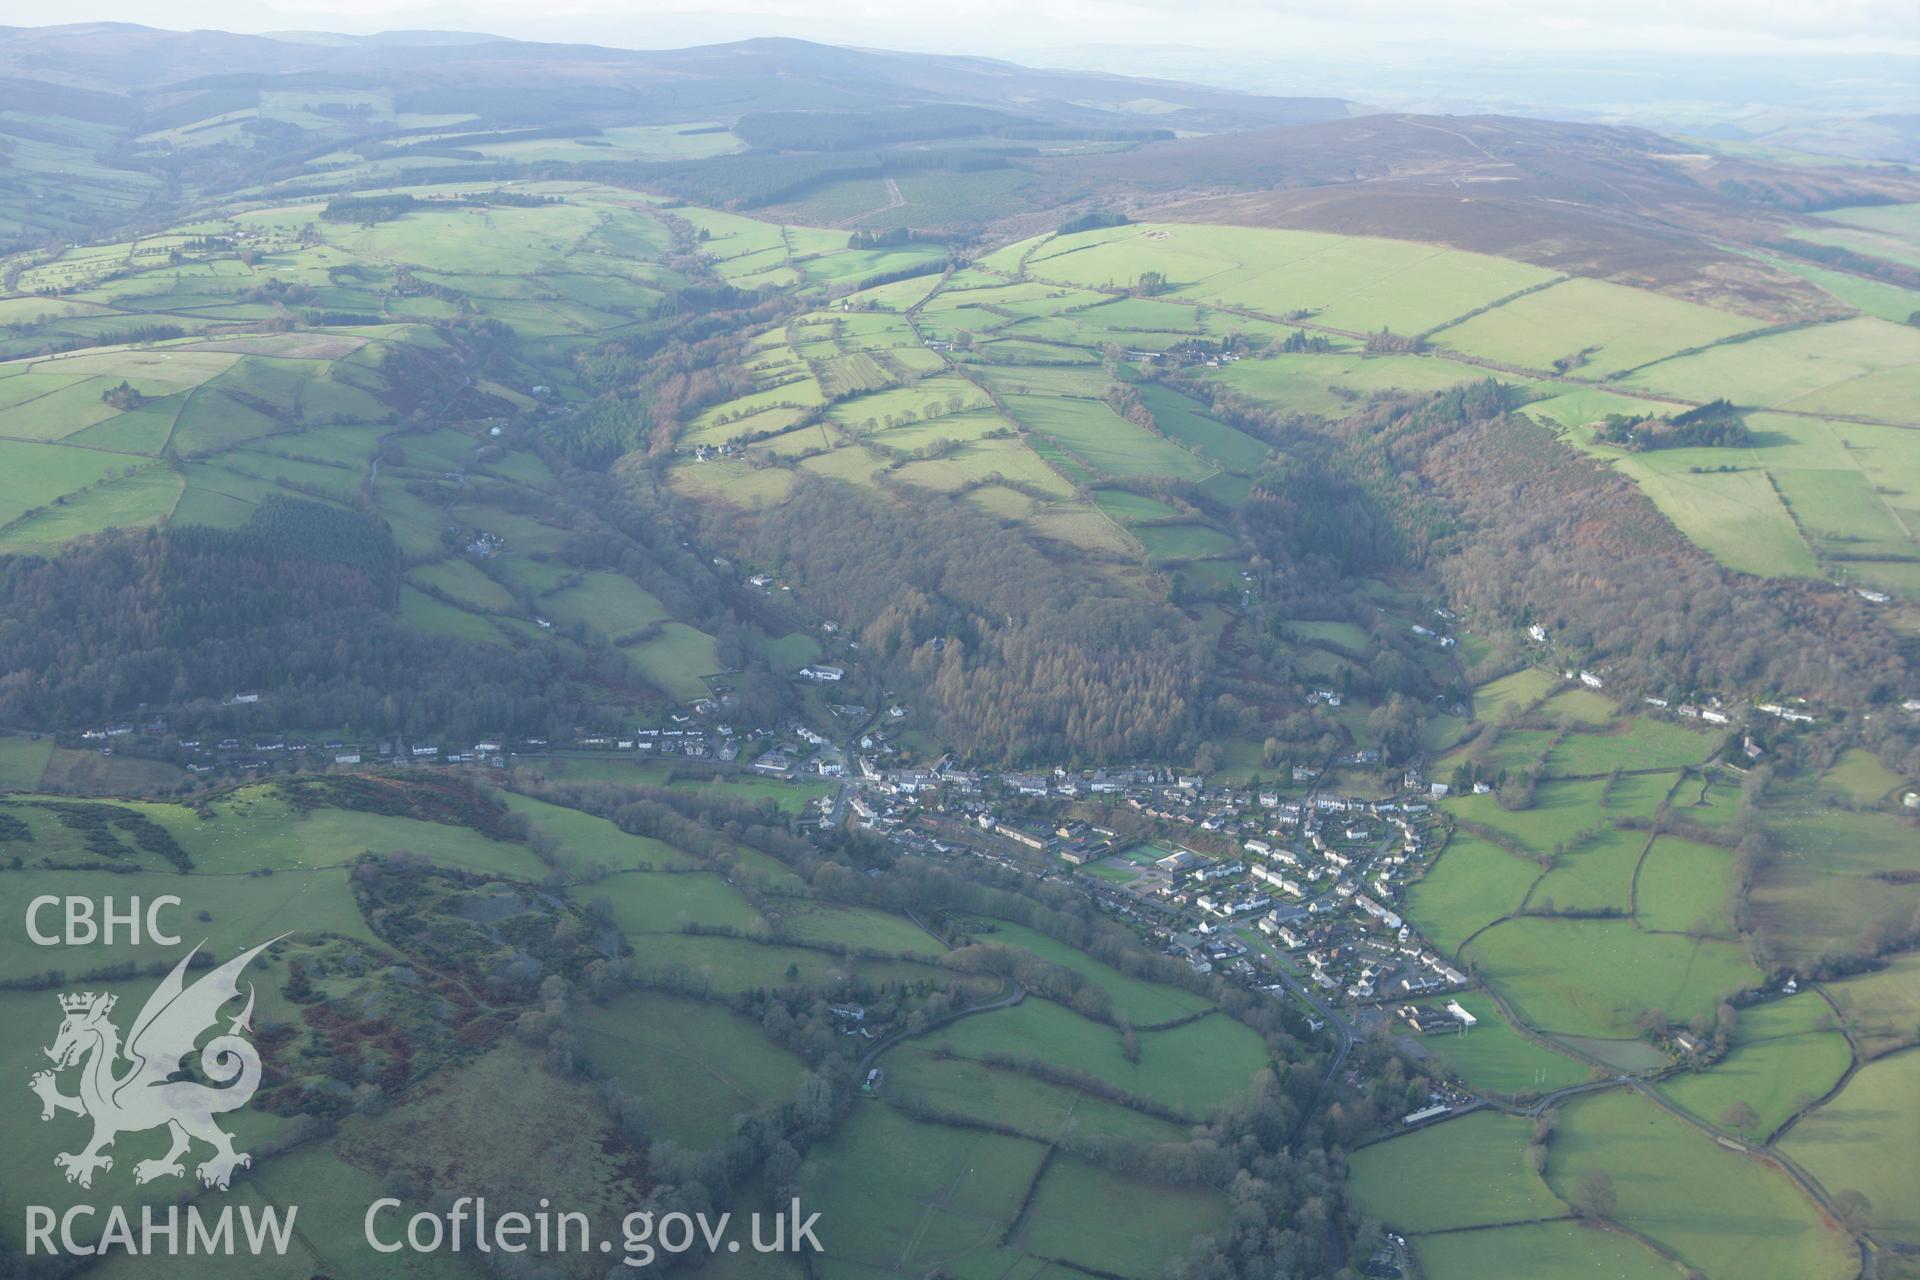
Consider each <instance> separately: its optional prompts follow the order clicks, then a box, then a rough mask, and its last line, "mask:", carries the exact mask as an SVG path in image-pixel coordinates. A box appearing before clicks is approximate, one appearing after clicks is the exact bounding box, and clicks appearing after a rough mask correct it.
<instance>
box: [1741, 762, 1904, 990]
mask: <svg viewBox="0 0 1920 1280" xmlns="http://www.w3.org/2000/svg"><path fill="white" fill-rule="evenodd" d="M1776 791H1777V794H1773V795H1770V796H1769V798H1768V802H1767V804H1766V805H1764V806H1763V808H1762V814H1763V819H1764V822H1765V825H1766V829H1767V832H1768V834H1769V835H1770V836H1771V837H1772V839H1773V841H1774V845H1775V847H1776V848H1777V849H1778V850H1779V853H1778V855H1777V856H1775V857H1774V858H1772V859H1770V860H1769V862H1768V864H1767V867H1766V869H1765V870H1764V871H1763V872H1762V873H1761V875H1760V876H1759V877H1758V879H1757V880H1756V882H1755V883H1754V886H1753V888H1752V890H1751V891H1750V893H1749V895H1748V897H1749V902H1750V904H1751V918H1752V920H1753V924H1754V927H1755V929H1756V930H1757V931H1758V933H1759V935H1760V939H1761V942H1762V945H1763V946H1764V947H1765V948H1766V949H1767V950H1768V952H1769V953H1770V954H1773V955H1777V956H1779V957H1780V958H1781V959H1783V960H1785V961H1788V962H1794V961H1798V960H1801V959H1803V958H1806V957H1811V956H1815V955H1819V954H1821V953H1823V952H1838V953H1844V952H1850V951H1854V950H1856V949H1857V948H1858V947H1859V945H1860V942H1861V939H1863V938H1865V937H1867V936H1869V934H1872V933H1875V932H1877V931H1879V930H1884V929H1889V928H1898V927H1903V926H1904V924H1905V922H1907V921H1909V920H1910V919H1911V918H1912V915H1913V912H1914V911H1915V909H1916V908H1920V884H1910V883H1906V882H1905V880H1904V879H1903V878H1902V877H1901V876H1900V875H1898V874H1897V873H1900V872H1902V871H1911V870H1912V868H1913V831H1912V828H1911V827H1910V826H1909V825H1908V824H1907V823H1906V822H1904V821H1903V820H1902V819H1901V818H1898V817H1895V816H1894V815H1892V814H1890V813H1880V812H1875V811H1871V810H1864V811H1858V812H1854V811H1849V810H1847V809H1843V808H1836V807H1830V806H1828V805H1826V804H1824V803H1822V802H1821V801H1820V799H1819V797H1818V794H1817V792H1816V791H1815V789H1814V788H1813V787H1811V786H1808V785H1791V786H1783V787H1780V788H1777V789H1776Z"/></svg>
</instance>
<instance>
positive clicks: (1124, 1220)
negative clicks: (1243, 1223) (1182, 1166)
mask: <svg viewBox="0 0 1920 1280" xmlns="http://www.w3.org/2000/svg"><path fill="white" fill-rule="evenodd" d="M1227 1211H1228V1208H1227V1200H1226V1197H1225V1196H1223V1195H1221V1194H1220V1193H1219V1192H1217V1191H1214V1190H1212V1189H1210V1188H1206V1187H1182V1186H1168V1185H1163V1184H1159V1183H1153V1182H1148V1181H1146V1180H1144V1179H1141V1178H1129V1177H1126V1176H1124V1175H1121V1174H1117V1173H1114V1172H1112V1171H1110V1170H1107V1169H1103V1168H1101V1167H1099V1166H1097V1165H1094V1164H1090V1163H1088V1162H1087V1161H1084V1160H1081V1159H1078V1158H1076V1157H1074V1156H1070V1155H1060V1156H1056V1157H1055V1159H1054V1160H1053V1161H1052V1162H1051V1163H1050V1164H1049V1165H1048V1166H1047V1171H1046V1173H1045V1174H1044V1175H1043V1176H1042V1177H1041V1179H1040V1186H1039V1188H1038V1189H1037V1190H1036V1192H1035V1193H1034V1197H1033V1202H1032V1203H1031V1204H1029V1205H1028V1206H1027V1213H1026V1216H1025V1218H1023V1219H1022V1220H1021V1227H1020V1231H1019V1232H1018V1233H1017V1234H1016V1235H1015V1237H1014V1240H1013V1243H1014V1244H1015V1245H1016V1246H1017V1247H1019V1248H1021V1249H1023V1250H1025V1251H1027V1253H1028V1255H1029V1256H1030V1257H1036V1258H1058V1259H1061V1260H1063V1261H1065V1262H1069V1263H1072V1264H1073V1268H1072V1271H1073V1272H1076V1273H1080V1272H1083V1271H1085V1272H1093V1273H1096V1274H1101V1275H1118V1276H1126V1277H1130V1278H1137V1280H1155V1277H1158V1276H1162V1275H1165V1274H1166V1269H1167V1265H1168V1263H1170V1262H1172V1261H1173V1259H1174V1258H1175V1257H1176V1256H1177V1255H1178V1254H1179V1253H1180V1252H1181V1251H1182V1250H1181V1248H1180V1247H1179V1246H1178V1245H1177V1244H1176V1242H1178V1241H1180V1240H1182V1239H1183V1238H1188V1237H1194V1236H1203V1235H1206V1234H1208V1233H1209V1232H1212V1231H1218V1230H1219V1229H1220V1228H1222V1227H1224V1226H1225V1225H1226V1224H1227ZM1036 1274H1040V1273H1036Z"/></svg>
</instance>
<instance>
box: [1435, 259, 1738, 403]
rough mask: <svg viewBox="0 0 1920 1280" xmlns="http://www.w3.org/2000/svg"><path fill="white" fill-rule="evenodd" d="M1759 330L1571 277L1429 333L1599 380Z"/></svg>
mask: <svg viewBox="0 0 1920 1280" xmlns="http://www.w3.org/2000/svg"><path fill="white" fill-rule="evenodd" d="M1760 327H1761V324H1760V322H1759V321H1757V320H1752V319H1748V318H1747V317H1745V316H1737V315H1733V314H1731V313H1729V312H1725V311H1715V310H1713V309H1712V308H1710V307H1703V306H1699V305H1697V304H1695V303H1691V302H1682V301H1680V300H1679V299H1677V298H1668V297H1665V296H1662V295H1661V294H1657V293H1650V292H1648V291H1647V290H1644V289H1630V288H1627V287H1625V286H1623V285H1617V284H1609V283H1607V282H1606V281H1603V280H1585V279H1567V280H1561V281H1558V282H1557V283H1554V284H1550V285H1548V286H1547V287H1546V288H1544V289H1537V290H1535V291H1534V292H1532V293H1526V294H1522V295H1521V296H1519V297H1517V298H1513V299H1511V300H1509V301H1507V302H1503V303H1501V304H1500V305H1498V306H1496V307H1494V308H1492V309H1491V310H1489V311H1485V312H1482V313H1481V314H1479V315H1476V316H1472V317H1470V318H1469V319H1466V320H1464V321H1462V322H1460V323H1459V324H1455V325H1451V326H1443V327H1441V328H1440V329H1438V330H1437V331H1434V332H1431V333H1430V334H1429V335H1428V336H1429V339H1430V340H1432V341H1434V342H1437V343H1439V344H1440V345H1441V346H1444V347H1447V348H1450V349H1452V350H1455V351H1461V352H1465V353H1466V354H1468V355H1475V356H1483V357H1486V358H1489V359H1495V360H1500V361H1503V362H1505V363H1508V364H1518V365H1523V366H1525V367H1527V368H1531V369H1543V370H1544V369H1551V368H1553V367H1554V366H1555V363H1556V362H1564V364H1565V367H1566V368H1568V370H1569V371H1570V372H1571V373H1572V374H1573V376H1575V377H1577V378H1593V379H1596V380H1598V379H1604V378H1608V377H1613V376H1617V375H1619V374H1621V373H1623V372H1625V371H1627V370H1629V369H1633V368H1636V367H1638V366H1640V365H1643V364H1648V363H1650V362H1652V361H1655V360H1659V359H1662V358H1664V357H1667V356H1672V355H1675V354H1677V353H1678V352H1681V351H1686V350H1690V349H1692V348H1694V347H1704V346H1708V345H1710V344H1712V343H1715V342H1719V341H1722V340H1724V339H1726V338H1730V337H1732V336H1734V335H1735V334H1739V333H1747V332H1750V331H1752V330H1754V329H1757V328H1760Z"/></svg>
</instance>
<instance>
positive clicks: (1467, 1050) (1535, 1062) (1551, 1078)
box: [1419, 991, 1587, 1095]
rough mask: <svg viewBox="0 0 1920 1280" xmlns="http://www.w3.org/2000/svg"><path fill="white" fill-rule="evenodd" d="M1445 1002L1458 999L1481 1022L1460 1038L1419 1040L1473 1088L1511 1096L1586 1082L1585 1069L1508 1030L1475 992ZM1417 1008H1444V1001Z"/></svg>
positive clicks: (1445, 1036)
mask: <svg viewBox="0 0 1920 1280" xmlns="http://www.w3.org/2000/svg"><path fill="white" fill-rule="evenodd" d="M1447 999H1453V1000H1458V1001H1459V1002H1460V1007H1461V1008H1463V1009H1465V1010H1466V1011H1467V1012H1468V1013H1470V1014H1472V1015H1473V1016H1474V1017H1475V1018H1477V1019H1479V1022H1478V1023H1477V1024H1476V1025H1475V1026H1474V1027H1472V1028H1471V1029H1469V1030H1468V1031H1467V1032H1465V1033H1464V1034H1458V1033H1455V1034H1446V1033H1442V1034H1439V1035H1430V1036H1422V1037H1420V1040H1419V1044H1420V1047H1421V1048H1422V1049H1424V1050H1425V1051H1426V1052H1428V1053H1430V1054H1432V1055H1433V1056H1434V1057H1435V1058H1436V1059H1438V1060H1439V1061H1441V1062H1442V1063H1445V1064H1446V1065H1447V1066H1448V1067H1450V1068H1451V1069H1452V1070H1453V1071H1454V1072H1455V1073H1456V1074H1458V1075H1459V1077H1460V1078H1461V1079H1462V1080H1465V1081H1466V1082H1467V1083H1468V1084H1469V1085H1471V1086H1472V1087H1474V1088H1476V1089H1487V1090H1491V1091H1492V1092H1495V1093H1504V1094H1509V1095H1511V1094H1517V1093H1521V1092H1524V1091H1526V1090H1530V1089H1532V1090H1539V1091H1541V1092H1546V1091H1547V1090H1551V1089H1562V1088H1565V1087H1566V1086H1568V1085H1573V1084H1579V1083H1580V1082H1581V1081H1583V1080H1585V1079H1586V1078H1587V1067H1586V1066H1585V1065H1584V1064H1582V1063H1580V1062H1577V1061H1575V1060H1574V1059H1572V1058H1569V1057H1567V1056H1565V1055H1564V1054H1559V1053H1555V1052H1554V1051H1553V1050H1551V1049H1548V1048H1546V1047H1544V1046H1542V1045H1539V1044H1536V1043H1534V1042H1533V1041H1532V1040H1529V1039H1527V1038H1526V1037H1525V1036H1523V1035H1521V1034H1520V1033H1519V1032H1518V1031H1516V1030H1514V1029H1513V1028H1512V1027H1511V1026H1509V1025H1508V1023H1507V1020H1506V1019H1505V1018H1504V1017H1502V1016H1501V1013H1500V1010H1499V1007H1498V1006H1497V1005H1495V1004H1494V1003H1493V1001H1491V1000H1489V999H1487V997H1486V996H1484V995H1481V994H1480V993H1479V992H1476V991H1464V992H1461V993H1460V994H1459V995H1458V996H1449V997H1447ZM1421 1003H1423V1004H1432V1005H1434V1006H1436V1007H1444V1006H1445V1004H1446V1000H1439V1001H1425V1002H1421Z"/></svg>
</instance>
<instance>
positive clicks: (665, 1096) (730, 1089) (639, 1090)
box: [580, 991, 807, 1148]
mask: <svg viewBox="0 0 1920 1280" xmlns="http://www.w3.org/2000/svg"><path fill="white" fill-rule="evenodd" d="M580 1040H581V1049H582V1051H583V1052H584V1053H585V1054H586V1056H587V1059H588V1061H590V1062H592V1063H593V1064H594V1066H595V1068H596V1069H597V1070H599V1071H600V1072H602V1073H603V1074H605V1075H607V1076H608V1077H610V1078H612V1079H614V1080H617V1081H618V1082H619V1083H621V1084H622V1085H624V1086H626V1087H627V1088H628V1089H629V1090H631V1091H632V1092H633V1093H634V1094H636V1095H637V1096H639V1097H641V1098H643V1099H645V1100H646V1104H647V1109H648V1112H649V1114H650V1115H651V1117H652V1119H653V1124H654V1126H655V1130H656V1132H657V1133H658V1134H659V1135H660V1136H661V1137H664V1138H668V1139H671V1140H672V1141H674V1142H678V1143H681V1144H682V1145H684V1146H688V1147H693V1148H707V1147H715V1146H719V1145H720V1144H722V1143H724V1142H725V1141H726V1140H727V1139H728V1138H729V1137H731V1136H732V1133H733V1128H732V1120H733V1117H734V1116H736V1115H738V1114H740V1113H741V1112H745V1111H752V1110H755V1109H757V1108H759V1107H762V1106H765V1105H767V1104H769V1103H774V1102H779V1101H781V1100H783V1099H785V1098H787V1097H789V1096H790V1095H792V1094H793V1093H794V1092H795V1091H796V1090H797V1089H798V1088H799V1087H800V1083H801V1081H802V1080H804V1079H805V1077H806V1074H807V1069H806V1064H805V1063H803V1062H802V1061H801V1060H800V1059H799V1058H797V1057H795V1056H794V1055H793V1054H791V1053H789V1052H787V1051H786V1050H785V1049H782V1048H780V1047H779V1046H777V1045H775V1044H773V1043H771V1042H770V1041H768V1039H767V1038H766V1035H765V1034H764V1033H763V1032H762V1031H761V1030H760V1027H759V1026H758V1024H756V1023H755V1022H753V1021H752V1020H751V1019H748V1018H743V1017H741V1016H740V1015H739V1014H737V1013H734V1012H733V1011H732V1010H730V1009H728V1008H726V1007H725V1006H724V1005H714V1004H705V1003H702V1002H701V1001H698V1000H690V999H687V998H685V997H683V996H674V995H668V994H666V993H664V992H658V991H633V992H628V993H626V994H623V995H621V996H618V997H616V998H615V999H613V1000H611V1001H609V1002H608V1003H606V1004H603V1005H592V1006H590V1007H588V1008H587V1010H586V1012H585V1015H584V1017H583V1018H582V1020H581V1025H580Z"/></svg>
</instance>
